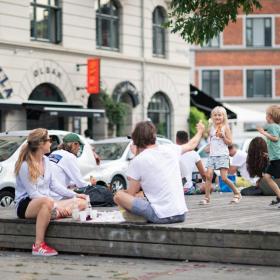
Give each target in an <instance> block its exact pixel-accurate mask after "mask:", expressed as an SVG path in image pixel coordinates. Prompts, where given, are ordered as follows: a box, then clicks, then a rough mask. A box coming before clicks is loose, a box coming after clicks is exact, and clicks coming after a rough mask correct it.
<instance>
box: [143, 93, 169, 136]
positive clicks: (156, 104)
mask: <svg viewBox="0 0 280 280" xmlns="http://www.w3.org/2000/svg"><path fill="white" fill-rule="evenodd" d="M148 118H150V119H151V121H152V122H153V123H154V125H155V126H156V128H157V133H158V134H160V135H162V136H165V137H167V138H170V126H171V125H170V123H171V122H170V107H169V103H168V100H167V98H166V97H165V94H163V93H161V92H157V93H156V94H154V95H153V97H152V99H151V101H150V103H149V106H148Z"/></svg>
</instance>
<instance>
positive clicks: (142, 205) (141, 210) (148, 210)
mask: <svg viewBox="0 0 280 280" xmlns="http://www.w3.org/2000/svg"><path fill="white" fill-rule="evenodd" d="M130 212H131V213H133V214H135V215H138V216H142V217H145V218H146V220H147V221H149V222H151V223H154V224H173V223H181V222H184V221H185V214H182V215H176V216H172V217H167V218H159V217H158V216H157V214H156V213H155V210H154V209H153V208H152V206H151V204H150V202H149V201H148V200H147V199H145V198H139V197H137V198H135V199H134V201H133V204H132V208H131V210H130Z"/></svg>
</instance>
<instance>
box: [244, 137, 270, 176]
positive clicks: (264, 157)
mask: <svg viewBox="0 0 280 280" xmlns="http://www.w3.org/2000/svg"><path fill="white" fill-rule="evenodd" d="M268 163H269V159H268V150H267V144H266V142H265V140H264V139H263V138H262V137H255V138H254V139H253V140H252V141H251V142H250V145H249V148H248V155H247V160H246V164H247V170H248V173H249V175H250V177H252V178H254V177H259V178H261V177H262V176H263V173H264V172H265V169H266V167H267V166H268Z"/></svg>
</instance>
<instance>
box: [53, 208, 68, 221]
mask: <svg viewBox="0 0 280 280" xmlns="http://www.w3.org/2000/svg"><path fill="white" fill-rule="evenodd" d="M56 211H57V212H56V215H57V216H56V218H57V219H59V218H66V217H69V216H71V214H72V210H71V208H69V207H66V208H63V207H57V208H56Z"/></svg>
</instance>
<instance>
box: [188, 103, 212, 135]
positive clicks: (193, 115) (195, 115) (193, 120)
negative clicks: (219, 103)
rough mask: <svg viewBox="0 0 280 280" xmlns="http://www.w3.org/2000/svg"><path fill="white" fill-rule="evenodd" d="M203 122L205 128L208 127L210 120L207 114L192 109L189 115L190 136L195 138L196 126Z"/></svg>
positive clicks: (194, 108)
mask: <svg viewBox="0 0 280 280" xmlns="http://www.w3.org/2000/svg"><path fill="white" fill-rule="evenodd" d="M200 120H201V121H202V122H203V124H204V125H205V127H207V126H208V120H207V117H206V116H205V114H204V113H203V112H202V111H199V110H198V109H197V108H196V107H193V106H192V107H191V110H190V115H189V129H190V136H191V137H193V136H194V135H195V133H196V124H197V123H198V122H199V121H200Z"/></svg>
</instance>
